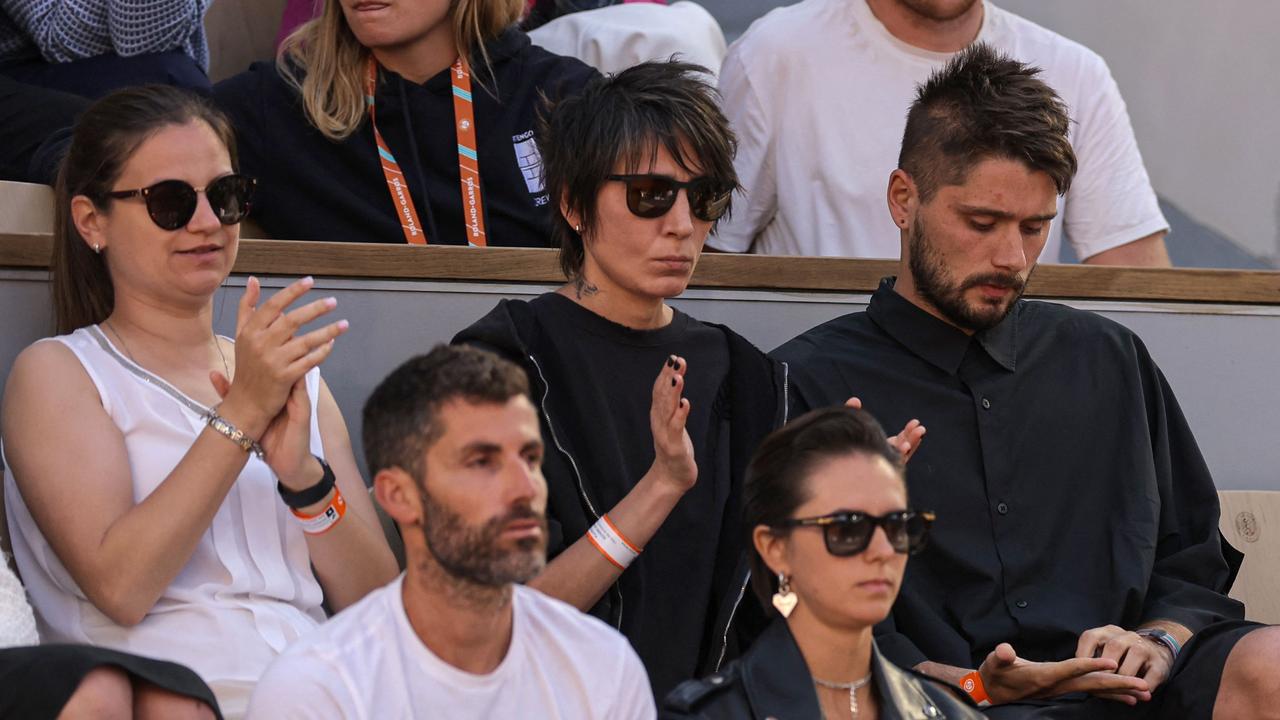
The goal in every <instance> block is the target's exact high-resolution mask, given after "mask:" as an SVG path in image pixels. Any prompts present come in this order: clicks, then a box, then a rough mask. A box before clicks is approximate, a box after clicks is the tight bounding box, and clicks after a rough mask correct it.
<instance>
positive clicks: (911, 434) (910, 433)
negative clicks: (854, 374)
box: [844, 395, 927, 465]
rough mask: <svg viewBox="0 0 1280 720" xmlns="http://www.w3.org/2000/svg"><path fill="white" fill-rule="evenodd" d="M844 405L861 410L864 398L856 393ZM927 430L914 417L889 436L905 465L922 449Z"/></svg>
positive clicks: (890, 442) (891, 443)
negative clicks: (921, 445)
mask: <svg viewBox="0 0 1280 720" xmlns="http://www.w3.org/2000/svg"><path fill="white" fill-rule="evenodd" d="M844 406H845V407H851V408H854V409H856V410H861V409H862V400H861V399H860V398H858V396H856V395H855V396H853V397H851V398H849V399H848V400H845V401H844ZM926 432H927V430H926V429H925V426H924V425H921V424H920V421H919V420H915V419H912V420H909V421H908V422H907V424H906V425H905V426H903V428H902V432H899V433H898V434H897V435H894V436H893V437H891V438H889V444H890V445H892V446H893V448H894V449H895V450H897V451H898V454H899V455H900V456H902V464H903V465H906V464H907V461H908V460H910V459H911V456H912V455H915V454H916V450H919V449H920V443H922V442H924V434H925V433H926Z"/></svg>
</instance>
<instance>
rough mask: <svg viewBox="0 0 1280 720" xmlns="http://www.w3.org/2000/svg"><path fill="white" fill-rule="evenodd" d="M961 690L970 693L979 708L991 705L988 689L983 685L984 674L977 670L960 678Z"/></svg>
mask: <svg viewBox="0 0 1280 720" xmlns="http://www.w3.org/2000/svg"><path fill="white" fill-rule="evenodd" d="M960 689H961V690H963V691H965V692H966V693H968V694H969V697H970V698H973V702H974V703H975V704H977V706H978V707H988V706H990V705H991V698H989V697H987V688H986V686H985V685H983V684H982V674H981V673H979V672H978V671H977V670H974V671H973V672H971V673H969V674H968V675H965V676H964V677H962V678H960Z"/></svg>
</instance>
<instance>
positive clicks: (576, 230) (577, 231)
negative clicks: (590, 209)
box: [573, 223, 582, 235]
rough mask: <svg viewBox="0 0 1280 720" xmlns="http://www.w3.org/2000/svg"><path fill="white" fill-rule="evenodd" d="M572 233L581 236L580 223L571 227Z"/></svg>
mask: <svg viewBox="0 0 1280 720" xmlns="http://www.w3.org/2000/svg"><path fill="white" fill-rule="evenodd" d="M573 231H574V232H576V233H578V234H579V235H581V234H582V223H578V224H577V225H574V226H573Z"/></svg>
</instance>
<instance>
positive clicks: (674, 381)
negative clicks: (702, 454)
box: [649, 355, 698, 493]
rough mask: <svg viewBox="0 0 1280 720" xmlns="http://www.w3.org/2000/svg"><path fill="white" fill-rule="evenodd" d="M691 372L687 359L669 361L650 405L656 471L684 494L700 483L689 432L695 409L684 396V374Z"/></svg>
mask: <svg viewBox="0 0 1280 720" xmlns="http://www.w3.org/2000/svg"><path fill="white" fill-rule="evenodd" d="M688 369H689V366H688V363H686V362H685V360H684V358H682V357H677V356H675V355H672V356H671V357H669V358H667V362H666V364H665V365H663V367H662V370H661V371H660V372H659V373H658V378H657V379H656V380H654V382H653V401H652V403H651V404H650V406H649V429H650V430H651V431H652V432H653V453H654V458H653V468H652V469H653V470H656V471H657V472H658V477H660V478H662V479H663V480H664V481H666V482H669V483H672V484H673V485H674V486H675V488H676V489H678V490H679V491H680V492H682V493H683V492H686V491H688V490H689V488H691V487H693V485H694V483H696V482H697V481H698V463H697V461H696V460H695V459H694V455H693V441H692V440H691V439H689V431H688V430H686V429H685V423H687V422H688V420H689V412H690V409H691V406H690V405H689V399H688V398H686V397H684V375H685V372H687V371H688Z"/></svg>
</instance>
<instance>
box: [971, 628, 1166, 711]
mask: <svg viewBox="0 0 1280 720" xmlns="http://www.w3.org/2000/svg"><path fill="white" fill-rule="evenodd" d="M1172 667H1173V653H1172V652H1171V651H1170V650H1169V649H1168V648H1166V647H1165V646H1164V645H1162V644H1160V643H1158V642H1155V641H1153V640H1150V639H1148V638H1146V637H1143V636H1141V635H1138V634H1137V633H1136V632H1133V631H1130V630H1125V629H1124V628H1121V627H1117V626H1115V625H1106V626H1104V627H1099V628H1094V629H1092V630H1088V631H1086V632H1084V633H1082V634H1081V635H1080V641H1079V642H1078V643H1077V646H1076V655H1075V657H1073V658H1071V659H1069V660H1061V661H1058V662H1033V661H1030V660H1026V659H1023V658H1020V657H1018V655H1017V653H1016V652H1015V651H1014V649H1013V646H1012V645H1010V644H1009V643H1000V645H998V646H996V649H995V650H993V651H992V652H991V654H989V655H987V659H986V660H985V661H984V662H983V663H982V666H981V667H980V668H978V672H979V673H980V674H981V675H982V682H983V685H985V686H986V690H987V696H988V697H990V698H991V702H992V704H995V705H998V704H1001V703H1009V702H1016V701H1018V700H1023V699H1030V698H1051V697H1057V696H1059V695H1066V694H1068V693H1077V692H1083V693H1088V694H1090V695H1094V696H1097V697H1101V698H1106V699H1108V700H1114V701H1116V702H1122V703H1125V704H1126V705H1136V704H1138V703H1139V702H1146V701H1148V700H1150V699H1151V693H1153V692H1155V689H1156V688H1157V687H1159V686H1160V684H1161V683H1163V682H1164V681H1165V680H1166V679H1167V678H1168V677H1169V672H1170V670H1171V669H1172Z"/></svg>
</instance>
